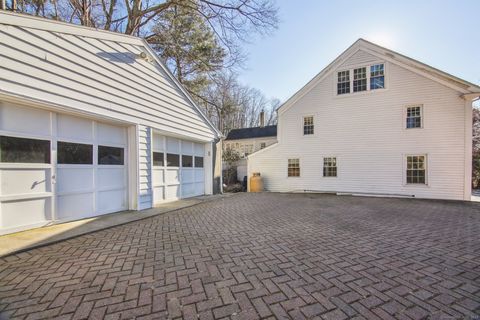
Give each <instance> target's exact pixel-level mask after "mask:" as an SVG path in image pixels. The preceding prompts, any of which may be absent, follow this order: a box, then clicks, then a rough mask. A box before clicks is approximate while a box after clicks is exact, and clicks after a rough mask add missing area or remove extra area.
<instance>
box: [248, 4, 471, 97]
mask: <svg viewBox="0 0 480 320" xmlns="http://www.w3.org/2000/svg"><path fill="white" fill-rule="evenodd" d="M277 5H278V7H279V9H280V11H279V15H280V20H281V21H280V24H279V28H278V30H276V31H275V32H274V33H273V35H271V36H267V37H263V38H261V37H257V38H256V39H252V42H251V44H248V45H246V47H245V49H246V50H247V51H248V53H249V59H248V61H247V63H246V66H245V67H246V68H245V70H242V71H241V72H240V80H241V81H242V82H243V83H245V84H248V85H250V86H252V87H255V88H257V89H260V90H261V91H263V92H264V93H265V95H266V96H267V97H269V98H271V97H277V98H279V99H280V100H282V101H285V100H286V99H288V98H289V97H290V96H291V95H292V94H294V93H295V92H296V91H297V90H299V89H300V88H301V87H302V86H303V85H304V84H305V83H306V82H307V81H309V80H310V79H311V78H312V77H314V76H315V75H316V74H317V73H318V72H320V71H321V69H323V68H324V67H325V66H326V65H327V64H329V63H330V62H331V61H332V60H333V59H335V58H336V57H337V56H338V55H339V54H340V53H341V52H342V51H343V50H345V49H346V48H348V47H349V46H350V45H351V44H352V43H353V42H355V41H356V40H357V39H358V38H365V39H367V40H370V41H372V42H375V43H378V44H380V45H382V46H385V47H387V48H390V49H392V50H395V51H398V52H400V53H402V54H405V55H407V56H409V57H412V58H414V59H417V60H419V61H422V62H424V63H427V64H429V65H431V66H433V67H436V68H438V69H441V70H443V71H446V72H448V73H451V74H453V75H455V76H457V77H460V78H462V79H465V80H468V81H470V82H473V83H475V84H480V20H479V19H478V13H479V12H480V0H416V1H410V0H401V1H400V0H399V1H389V0H383V1H375V0H369V1H359V0H357V1H354V0H350V1H347V0H335V1H333V0H331V1H330V0H278V1H277Z"/></svg>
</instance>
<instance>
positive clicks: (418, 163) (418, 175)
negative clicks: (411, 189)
mask: <svg viewBox="0 0 480 320" xmlns="http://www.w3.org/2000/svg"><path fill="white" fill-rule="evenodd" d="M406 175H407V184H426V181H427V164H426V157H425V156H424V155H423V156H421V155H412V156H407V172H406Z"/></svg>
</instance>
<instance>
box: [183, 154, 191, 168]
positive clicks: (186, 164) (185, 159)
mask: <svg viewBox="0 0 480 320" xmlns="http://www.w3.org/2000/svg"><path fill="white" fill-rule="evenodd" d="M182 167H184V168H191V167H193V157H192V156H182Z"/></svg>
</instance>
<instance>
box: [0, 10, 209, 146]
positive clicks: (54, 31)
mask: <svg viewBox="0 0 480 320" xmlns="http://www.w3.org/2000/svg"><path fill="white" fill-rule="evenodd" d="M62 26H63V28H59V27H58V23H51V22H48V21H43V20H40V19H37V18H32V17H28V16H21V15H15V14H10V13H0V93H1V94H6V95H11V96H14V97H28V98H29V99H33V100H37V101H38V102H40V103H46V104H50V105H56V106H59V107H63V108H70V109H72V110H77V111H79V112H82V113H86V114H90V115H92V116H94V115H96V114H97V115H101V116H102V117H107V118H111V119H113V120H116V121H125V122H127V123H132V124H140V125H145V126H148V127H151V128H153V129H156V130H160V131H162V132H165V133H171V134H172V135H175V136H180V137H184V138H189V139H194V140H198V141H205V142H206V141H212V139H213V138H214V137H215V135H216V134H217V133H216V131H215V129H214V128H213V127H212V125H211V124H210V123H209V122H208V120H206V118H205V116H204V115H202V114H201V112H200V111H199V110H198V109H197V107H195V106H194V105H193V103H192V102H191V100H190V99H189V98H188V97H187V96H186V94H185V93H184V91H182V90H181V89H180V87H179V86H178V84H177V83H176V82H175V81H174V80H173V78H172V77H171V75H169V74H168V73H167V71H166V69H165V67H163V66H162V65H160V64H159V63H158V60H157V59H156V58H155V57H152V56H151V50H150V49H149V48H147V47H146V44H145V42H144V41H143V40H142V39H140V38H135V37H129V36H124V35H120V34H112V33H110V32H98V31H95V30H93V29H87V28H82V27H76V26H72V25H67V24H62ZM142 52H143V53H147V55H148V56H149V57H148V59H142V58H140V57H139V54H140V53H142ZM147 60H148V61H147Z"/></svg>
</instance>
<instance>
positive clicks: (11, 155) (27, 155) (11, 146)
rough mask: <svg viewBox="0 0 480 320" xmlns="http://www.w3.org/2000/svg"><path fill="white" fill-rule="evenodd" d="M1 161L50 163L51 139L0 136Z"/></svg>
mask: <svg viewBox="0 0 480 320" xmlns="http://www.w3.org/2000/svg"><path fill="white" fill-rule="evenodd" d="M0 162H16V163H50V141H49V140H37V139H27V138H16V137H7V136H0Z"/></svg>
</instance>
